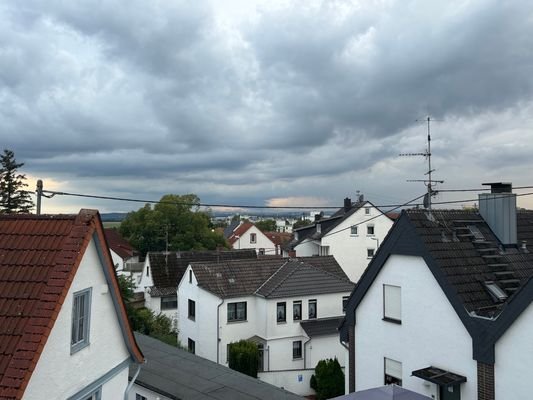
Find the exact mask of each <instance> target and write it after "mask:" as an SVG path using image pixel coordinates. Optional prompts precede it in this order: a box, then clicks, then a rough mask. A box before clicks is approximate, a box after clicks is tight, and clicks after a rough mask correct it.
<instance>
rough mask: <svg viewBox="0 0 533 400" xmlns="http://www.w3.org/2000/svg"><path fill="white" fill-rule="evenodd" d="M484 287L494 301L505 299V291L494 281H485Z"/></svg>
mask: <svg viewBox="0 0 533 400" xmlns="http://www.w3.org/2000/svg"><path fill="white" fill-rule="evenodd" d="M485 287H486V288H487V290H488V291H489V294H490V295H491V297H492V298H493V299H494V301H497V302H499V303H501V302H502V301H505V300H507V297H508V296H507V293H505V292H504V290H503V289H502V288H501V287H500V286H498V284H497V283H496V282H494V281H486V282H485Z"/></svg>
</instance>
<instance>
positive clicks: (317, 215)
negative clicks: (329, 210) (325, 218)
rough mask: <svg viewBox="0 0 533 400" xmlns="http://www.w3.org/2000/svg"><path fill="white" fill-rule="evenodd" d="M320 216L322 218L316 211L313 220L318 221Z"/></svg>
mask: <svg viewBox="0 0 533 400" xmlns="http://www.w3.org/2000/svg"><path fill="white" fill-rule="evenodd" d="M321 218H322V215H321V213H316V214H315V222H318V221H320V219H321Z"/></svg>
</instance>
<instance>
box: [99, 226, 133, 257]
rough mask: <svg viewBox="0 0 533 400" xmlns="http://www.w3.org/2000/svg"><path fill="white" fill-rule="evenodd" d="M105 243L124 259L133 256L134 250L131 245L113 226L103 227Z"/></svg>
mask: <svg viewBox="0 0 533 400" xmlns="http://www.w3.org/2000/svg"><path fill="white" fill-rule="evenodd" d="M104 233H105V238H106V240H107V245H108V246H109V248H110V249H111V250H113V251H114V252H115V253H117V254H118V256H119V257H120V258H122V259H123V260H125V259H126V258H130V257H133V256H134V254H135V250H134V249H133V247H131V244H129V243H128V242H127V241H126V239H124V238H123V237H122V236H121V235H120V233H119V232H118V231H117V230H116V229H113V228H107V229H104Z"/></svg>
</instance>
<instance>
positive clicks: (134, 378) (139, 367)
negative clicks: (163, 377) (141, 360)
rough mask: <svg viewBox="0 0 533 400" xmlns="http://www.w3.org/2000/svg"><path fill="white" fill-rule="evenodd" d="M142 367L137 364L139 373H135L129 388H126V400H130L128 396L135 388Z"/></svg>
mask: <svg viewBox="0 0 533 400" xmlns="http://www.w3.org/2000/svg"><path fill="white" fill-rule="evenodd" d="M141 366H142V364H137V371H135V375H133V378H132V379H131V381H130V383H128V386H127V387H126V391H125V392H124V400H128V395H129V393H130V390H131V388H132V387H133V384H134V383H135V380H136V379H137V377H138V376H139V372H141Z"/></svg>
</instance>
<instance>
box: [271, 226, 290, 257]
mask: <svg viewBox="0 0 533 400" xmlns="http://www.w3.org/2000/svg"><path fill="white" fill-rule="evenodd" d="M265 236H266V237H268V238H269V239H270V241H271V242H272V243H274V245H275V246H276V250H275V252H274V253H275V254H273V255H279V256H281V255H282V254H283V249H284V247H285V246H287V245H288V244H289V242H290V241H291V239H292V235H291V234H290V233H286V232H265ZM267 255H272V254H268V253H267Z"/></svg>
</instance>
